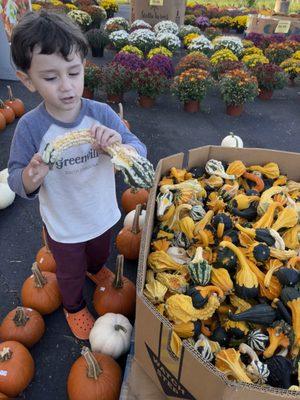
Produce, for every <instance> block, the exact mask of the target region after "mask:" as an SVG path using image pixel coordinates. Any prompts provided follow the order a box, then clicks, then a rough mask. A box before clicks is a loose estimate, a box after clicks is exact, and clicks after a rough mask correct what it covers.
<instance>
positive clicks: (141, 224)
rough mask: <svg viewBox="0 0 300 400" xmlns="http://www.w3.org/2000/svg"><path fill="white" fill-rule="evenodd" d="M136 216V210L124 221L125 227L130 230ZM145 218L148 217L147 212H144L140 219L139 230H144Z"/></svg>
mask: <svg viewBox="0 0 300 400" xmlns="http://www.w3.org/2000/svg"><path fill="white" fill-rule="evenodd" d="M134 216H135V210H132V211H130V212H129V213H128V214H127V215H126V217H125V219H124V227H125V226H127V227H128V228H131V227H132V224H133V220H134ZM145 217H146V210H142V211H141V214H140V217H139V229H140V230H141V229H143V226H144V224H145Z"/></svg>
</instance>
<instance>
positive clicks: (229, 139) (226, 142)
mask: <svg viewBox="0 0 300 400" xmlns="http://www.w3.org/2000/svg"><path fill="white" fill-rule="evenodd" d="M221 146H223V147H240V148H242V147H244V143H243V141H242V139H241V138H240V137H239V136H237V135H235V134H234V133H233V132H230V133H229V135H228V136H226V137H225V138H224V139H223V140H222V143H221Z"/></svg>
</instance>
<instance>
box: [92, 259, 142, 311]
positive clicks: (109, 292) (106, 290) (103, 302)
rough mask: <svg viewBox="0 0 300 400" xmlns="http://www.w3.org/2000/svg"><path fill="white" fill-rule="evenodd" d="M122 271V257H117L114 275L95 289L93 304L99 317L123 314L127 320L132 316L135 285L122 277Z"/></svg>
mask: <svg viewBox="0 0 300 400" xmlns="http://www.w3.org/2000/svg"><path fill="white" fill-rule="evenodd" d="M123 269H124V256H122V255H118V256H117V261H116V271H115V274H112V275H111V276H110V277H109V278H107V280H106V281H105V282H103V283H102V284H101V285H98V286H97V287H96V289H95V292H94V297H93V302H94V307H95V310H96V311H97V313H98V314H99V315H104V314H106V313H108V312H110V313H116V314H123V315H125V316H126V317H128V318H132V317H133V316H134V311H135V285H134V284H133V283H132V282H131V281H130V280H129V279H127V278H126V277H124V276H123Z"/></svg>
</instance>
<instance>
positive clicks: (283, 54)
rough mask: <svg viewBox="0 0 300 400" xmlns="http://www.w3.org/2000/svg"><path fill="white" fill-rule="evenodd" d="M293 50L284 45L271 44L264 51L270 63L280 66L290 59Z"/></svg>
mask: <svg viewBox="0 0 300 400" xmlns="http://www.w3.org/2000/svg"><path fill="white" fill-rule="evenodd" d="M293 53H294V50H293V49H292V48H291V47H289V46H287V45H286V44H285V43H272V44H270V46H269V47H268V48H267V49H266V50H265V56H266V57H267V58H268V59H269V60H270V62H271V63H274V64H277V65H280V64H281V63H282V62H283V61H284V60H286V59H287V58H289V57H291V56H292V54H293Z"/></svg>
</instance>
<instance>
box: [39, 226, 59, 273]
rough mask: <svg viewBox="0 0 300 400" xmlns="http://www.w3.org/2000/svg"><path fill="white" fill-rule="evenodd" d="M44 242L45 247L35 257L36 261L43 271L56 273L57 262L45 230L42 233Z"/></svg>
mask: <svg viewBox="0 0 300 400" xmlns="http://www.w3.org/2000/svg"><path fill="white" fill-rule="evenodd" d="M42 236H43V241H44V244H45V246H43V247H42V248H40V250H39V251H38V252H37V255H36V257H35V261H36V262H37V265H38V267H39V269H40V270H41V271H49V272H56V262H55V260H54V257H53V254H52V253H51V250H50V249H49V247H48V242H47V236H46V232H45V228H44V227H43V231H42Z"/></svg>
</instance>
